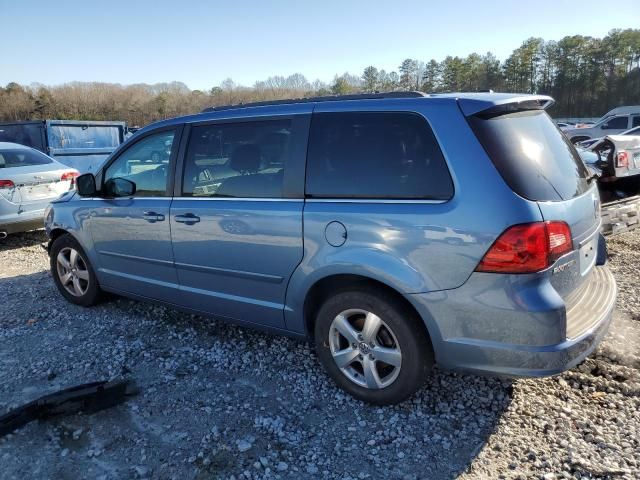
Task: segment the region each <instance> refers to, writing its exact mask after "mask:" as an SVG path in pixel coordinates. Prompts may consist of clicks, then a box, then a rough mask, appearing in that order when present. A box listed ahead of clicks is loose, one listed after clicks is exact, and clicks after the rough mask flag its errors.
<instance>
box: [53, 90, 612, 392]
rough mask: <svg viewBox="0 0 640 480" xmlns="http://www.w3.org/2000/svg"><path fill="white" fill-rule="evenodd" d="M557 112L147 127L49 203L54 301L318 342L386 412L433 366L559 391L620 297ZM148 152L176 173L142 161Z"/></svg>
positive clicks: (220, 113) (469, 105) (231, 119)
mask: <svg viewBox="0 0 640 480" xmlns="http://www.w3.org/2000/svg"><path fill="white" fill-rule="evenodd" d="M552 103H553V100H552V99H551V98H550V97H546V96H537V95H516V94H497V93H469V94H465V93H456V94H438V95H425V94H422V93H419V92H394V93H386V94H364V95H354V96H344V97H340V96H338V97H325V98H315V99H313V98H312V99H305V100H290V101H278V102H272V103H270V102H265V103H262V104H257V105H251V104H246V105H241V106H230V107H216V108H212V109H208V110H207V111H205V112H204V113H201V114H199V115H191V116H187V117H179V118H174V119H170V120H166V121H162V122H159V123H155V124H153V125H150V126H147V127H145V128H143V129H141V130H140V131H138V132H137V133H136V134H135V135H134V136H133V137H131V138H130V139H129V140H128V141H127V142H126V143H125V144H124V145H122V146H121V147H120V148H119V149H118V150H117V151H116V152H114V153H113V155H112V156H111V157H110V158H109V159H108V160H107V161H106V162H105V164H104V166H103V167H102V168H101V169H99V170H98V171H97V172H96V174H95V175H92V174H86V175H83V176H81V177H79V178H78V192H77V193H74V194H72V195H68V196H65V197H63V198H61V199H59V200H57V201H54V202H52V203H51V205H50V207H49V209H48V210H47V213H46V222H45V225H46V231H47V234H48V236H49V238H50V242H49V245H48V250H49V255H50V261H51V272H52V276H53V279H54V282H55V284H56V286H57V288H58V289H59V291H60V293H61V294H62V295H63V296H64V297H65V298H66V299H67V300H68V301H70V302H73V303H75V304H79V305H84V306H89V305H93V304H94V303H96V302H97V301H98V300H99V297H100V293H101V291H108V292H113V293H116V294H120V295H125V296H128V297H131V298H137V299H141V300H149V301H155V302H160V303H164V304H167V305H170V306H177V307H179V308H181V309H186V310H188V311H192V312H194V313H199V314H208V315H213V316H216V317H220V318H222V319H226V320H229V321H232V322H237V323H240V324H244V325H249V326H255V327H260V328H263V329H267V330H270V331H273V332H280V333H286V334H288V335H292V336H297V337H300V338H310V339H312V340H313V342H314V343H315V348H316V352H317V355H318V357H319V359H320V361H321V362H322V364H323V365H324V367H325V369H326V370H327V372H328V373H329V375H330V376H331V377H332V378H333V379H334V380H335V382H336V383H337V384H338V385H339V386H340V387H341V388H343V389H344V390H345V391H347V392H349V393H350V394H352V395H354V396H355V397H357V398H359V399H362V400H364V401H368V402H372V403H376V404H388V403H395V402H398V401H400V400H402V399H404V398H406V397H408V396H409V395H411V394H412V393H413V392H415V391H416V389H418V388H419V387H420V386H421V385H422V383H423V382H424V380H425V377H426V375H427V374H428V372H429V371H430V370H431V368H432V367H433V365H434V363H438V364H439V365H440V366H442V367H444V368H459V369H464V370H468V371H471V372H483V373H494V374H501V375H510V376H542V375H552V374H556V373H559V372H561V371H563V370H565V369H567V368H570V367H572V366H574V365H576V364H577V363H579V362H581V361H582V360H583V359H584V358H585V357H586V356H587V355H588V354H589V353H590V352H591V351H593V349H594V348H595V347H596V345H597V344H598V342H599V341H600V340H601V339H602V338H603V336H604V335H605V333H606V330H607V328H608V325H609V322H610V319H611V315H612V311H613V307H614V303H615V297H616V286H615V281H614V279H613V276H612V274H611V273H610V271H609V270H608V268H607V267H606V266H604V263H605V261H606V249H605V245H604V238H603V237H602V235H601V234H600V232H599V229H600V216H599V215H600V211H599V205H600V203H599V197H598V191H597V188H596V184H595V182H593V181H592V180H591V179H590V178H589V173H588V171H587V169H586V168H585V166H584V164H583V163H582V162H581V161H580V158H579V157H578V154H577V153H576V150H575V148H574V147H573V145H571V143H570V142H569V141H568V139H567V138H566V137H565V136H564V135H562V134H561V133H560V132H559V130H558V128H557V127H556V126H555V125H554V124H553V122H552V120H551V119H550V118H549V116H548V115H547V113H546V112H545V108H546V107H548V106H549V105H551V104H552ZM158 144H162V145H166V146H167V148H168V150H169V152H170V155H169V159H168V163H165V162H164V161H163V160H153V159H152V158H150V157H149V158H142V154H145V155H149V152H151V151H152V150H153V149H152V148H149V146H150V145H158ZM133 166H135V167H136V168H131V167H133ZM478 179H482V181H478Z"/></svg>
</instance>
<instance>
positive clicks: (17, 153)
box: [0, 148, 53, 168]
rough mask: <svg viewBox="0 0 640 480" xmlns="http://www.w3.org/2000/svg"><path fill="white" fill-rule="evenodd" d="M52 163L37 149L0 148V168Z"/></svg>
mask: <svg viewBox="0 0 640 480" xmlns="http://www.w3.org/2000/svg"><path fill="white" fill-rule="evenodd" d="M50 163H53V160H51V159H50V158H49V157H47V156H46V155H44V154H43V153H40V152H38V151H37V150H27V149H22V148H21V149H15V150H0V168H16V167H32V166H34V165H48V164H50Z"/></svg>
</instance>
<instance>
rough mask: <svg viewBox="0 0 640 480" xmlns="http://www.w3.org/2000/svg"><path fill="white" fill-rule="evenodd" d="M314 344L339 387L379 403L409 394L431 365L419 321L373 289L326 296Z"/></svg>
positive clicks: (425, 338) (383, 293) (413, 390)
mask: <svg viewBox="0 0 640 480" xmlns="http://www.w3.org/2000/svg"><path fill="white" fill-rule="evenodd" d="M315 343H316V350H317V352H318V357H319V358H320V361H321V362H322V364H323V365H324V367H325V368H326V370H327V372H328V373H329V375H330V376H331V377H332V378H333V380H334V381H335V382H336V383H337V384H338V386H339V387H340V388H342V389H343V390H345V391H347V392H348V393H349V394H351V395H353V396H354V397H356V398H358V399H360V400H363V401H365V402H369V403H373V404H377V405H388V404H393V403H398V402H400V401H402V400H404V399H406V398H407V397H409V396H410V395H412V394H413V393H414V392H415V391H416V390H418V388H420V386H421V385H422V384H423V383H424V381H425V379H426V377H427V374H428V373H429V371H430V370H431V368H432V366H433V352H432V349H431V343H430V342H429V339H428V338H427V335H426V333H425V329H424V326H423V325H422V322H421V321H420V320H419V319H418V318H416V316H415V314H414V313H413V312H411V311H410V310H409V309H408V308H406V307H405V306H404V305H403V304H402V303H400V302H398V301H397V300H396V299H395V298H394V297H393V296H391V295H389V294H388V293H387V292H384V291H378V290H377V289H362V290H353V291H347V292H342V293H339V294H337V295H335V296H333V297H331V298H329V299H328V300H326V301H325V303H324V304H323V305H322V306H321V308H320V310H319V312H318V316H317V319H316V325H315Z"/></svg>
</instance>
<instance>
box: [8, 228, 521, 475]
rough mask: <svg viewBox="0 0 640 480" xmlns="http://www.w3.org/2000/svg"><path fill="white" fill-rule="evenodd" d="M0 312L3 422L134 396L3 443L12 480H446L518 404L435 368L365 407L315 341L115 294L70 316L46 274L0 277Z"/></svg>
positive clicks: (489, 384) (505, 390) (34, 427)
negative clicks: (342, 384) (403, 391)
mask: <svg viewBox="0 0 640 480" xmlns="http://www.w3.org/2000/svg"><path fill="white" fill-rule="evenodd" d="M27 239H31V240H30V241H32V242H39V241H41V239H42V237H40V236H39V234H29V236H28V237H27ZM23 240H25V241H26V239H24V238H23ZM15 248H17V247H15ZM27 298H29V299H31V298H33V300H32V301H24V299H27ZM21 299H22V300H21ZM0 303H1V304H3V305H6V309H5V310H4V311H3V312H2V313H0V316H1V317H0V344H1V345H2V348H1V349H0V413H4V411H5V410H6V409H8V408H9V407H10V406H15V405H17V404H20V403H23V402H26V401H28V400H30V399H32V398H35V397H37V396H39V395H42V394H44V393H48V392H51V391H54V390H56V389H59V388H64V387H67V386H70V385H75V384H79V383H84V382H89V381H95V380H106V379H110V378H119V377H120V378H121V377H122V376H128V377H131V378H133V379H135V380H136V382H137V383H138V385H139V386H140V388H141V394H140V395H139V396H138V397H136V398H134V399H132V400H131V401H130V402H129V403H127V404H125V405H120V406H118V407H115V408H112V409H109V410H107V411H105V412H101V413H99V414H96V415H74V416H71V417H66V418H62V419H59V420H54V421H51V422H42V423H34V424H31V425H29V426H27V427H24V428H23V429H21V430H20V431H19V432H17V433H16V434H15V435H13V436H11V437H8V438H4V439H0V460H1V463H2V464H3V468H6V470H5V473H6V477H7V478H13V477H15V478H45V477H47V476H50V474H52V473H55V476H57V477H65V476H66V477H69V478H77V476H80V473H79V472H82V475H87V476H88V477H93V478H95V477H98V476H101V475H106V476H107V478H125V477H126V478H129V477H133V476H143V475H142V473H144V474H145V475H148V476H152V477H158V478H171V477H178V478H188V479H196V478H230V477H231V476H232V475H235V476H236V478H238V475H239V474H244V473H243V472H247V471H249V472H252V473H251V475H249V476H248V477H247V476H246V474H244V477H243V478H264V477H265V476H266V477H270V476H271V477H273V476H274V475H275V474H277V475H278V476H279V477H280V478H296V479H297V478H311V477H314V478H340V479H343V478H352V479H358V478H368V479H376V478H400V479H419V478H429V479H449V478H455V477H457V476H458V475H460V474H461V473H463V472H464V471H466V470H467V469H468V467H469V466H470V464H471V462H473V460H474V459H475V458H476V456H477V454H478V453H479V451H480V450H481V449H482V447H483V446H484V445H485V444H486V443H487V442H488V439H489V437H490V435H491V434H492V432H493V431H494V430H495V429H496V427H497V424H498V422H499V421H500V418H501V417H502V415H503V413H504V412H505V410H506V409H507V408H508V406H509V404H510V402H511V400H512V386H511V383H510V382H508V381H503V380H499V379H495V378H486V377H476V376H467V375H461V374H457V373H452V372H444V371H440V370H438V369H436V370H435V371H434V372H433V374H432V376H430V377H429V379H428V380H427V382H426V384H425V386H424V388H422V389H421V390H420V391H419V392H418V393H417V394H416V395H415V396H414V397H412V398H411V399H409V400H407V401H405V402H404V403H402V404H400V405H396V406H392V407H377V406H371V405H367V404H364V403H362V402H359V401H356V400H354V399H353V398H352V397H350V396H348V395H346V394H344V393H343V392H342V391H340V390H339V389H337V388H336V387H335V385H334V384H333V382H332V381H331V380H330V379H329V378H328V377H327V376H326V375H325V373H324V372H323V370H322V367H321V366H320V363H319V361H318V359H317V358H316V356H315V353H314V352H313V349H312V348H311V347H310V345H309V344H308V343H306V342H301V341H296V340H292V339H290V338H285V337H279V336H271V335H268V334H263V333H260V332H257V331H254V330H250V329H248V328H242V327H237V326H233V325H229V324H225V323H223V322H220V321H216V320H212V319H209V318H204V317H200V316H196V315H188V314H184V313H180V312H178V311H175V310H172V309H169V308H165V307H162V306H156V305H151V304H145V303H141V302H136V301H130V300H127V299H121V298H114V299H111V300H109V301H106V302H104V303H102V304H100V305H98V306H96V307H93V308H89V309H85V308H81V307H77V306H74V305H71V304H69V303H67V302H66V301H64V299H63V298H62V297H61V296H60V295H59V293H58V292H57V290H55V287H54V285H53V282H52V281H51V279H50V277H49V276H48V274H47V273H45V272H40V273H36V274H31V275H22V276H15V277H10V278H4V279H0ZM69 432H72V433H69ZM267 469H269V472H270V474H268V473H267ZM141 472H142V473H141Z"/></svg>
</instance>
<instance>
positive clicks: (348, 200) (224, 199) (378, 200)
mask: <svg viewBox="0 0 640 480" xmlns="http://www.w3.org/2000/svg"><path fill="white" fill-rule="evenodd" d="M80 200H110V201H114V200H115V201H117V200H127V201H131V200H173V201H190V200H195V201H198V202H202V201H211V200H213V201H222V202H233V201H237V202H308V203H400V204H404V203H415V204H441V203H447V202H449V201H450V200H425V199H422V200H421V199H415V200H412V199H402V198H396V199H393V198H306V199H305V198H260V197H117V198H102V197H82V198H80Z"/></svg>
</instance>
